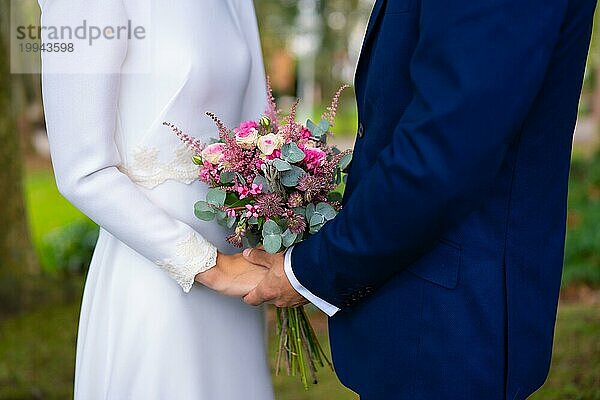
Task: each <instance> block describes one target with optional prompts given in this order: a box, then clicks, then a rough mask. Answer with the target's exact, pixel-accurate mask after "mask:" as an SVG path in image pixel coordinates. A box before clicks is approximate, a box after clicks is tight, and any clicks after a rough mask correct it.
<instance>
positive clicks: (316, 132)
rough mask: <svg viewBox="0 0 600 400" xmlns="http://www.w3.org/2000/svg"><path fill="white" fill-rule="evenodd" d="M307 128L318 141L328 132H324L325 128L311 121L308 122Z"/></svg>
mask: <svg viewBox="0 0 600 400" xmlns="http://www.w3.org/2000/svg"><path fill="white" fill-rule="evenodd" d="M306 127H307V128H308V130H310V131H311V132H312V134H313V136H314V137H315V138H317V139H320V138H321V137H322V136H323V135H325V134H326V133H327V131H325V130H323V128H321V127H320V126H319V125H317V124H315V123H314V122H312V121H311V120H310V119H309V120H308V121H306Z"/></svg>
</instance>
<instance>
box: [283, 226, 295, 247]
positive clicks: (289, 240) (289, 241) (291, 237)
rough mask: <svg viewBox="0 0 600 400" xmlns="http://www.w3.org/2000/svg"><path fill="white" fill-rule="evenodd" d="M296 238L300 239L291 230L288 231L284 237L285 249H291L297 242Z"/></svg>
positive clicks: (284, 233)
mask: <svg viewBox="0 0 600 400" xmlns="http://www.w3.org/2000/svg"><path fill="white" fill-rule="evenodd" d="M296 238H298V234H297V233H293V232H292V231H290V230H289V229H286V230H285V232H283V235H282V242H283V247H290V246H291V245H293V244H294V242H295V241H296Z"/></svg>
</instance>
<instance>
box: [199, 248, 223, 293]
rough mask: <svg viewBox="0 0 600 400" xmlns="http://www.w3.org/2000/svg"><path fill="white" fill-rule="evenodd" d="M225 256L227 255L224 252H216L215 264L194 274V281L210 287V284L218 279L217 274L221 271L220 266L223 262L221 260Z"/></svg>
mask: <svg viewBox="0 0 600 400" xmlns="http://www.w3.org/2000/svg"><path fill="white" fill-rule="evenodd" d="M227 257H228V256H227V255H226V254H223V253H221V252H217V259H216V264H215V266H214V267H212V268H210V269H208V270H206V271H204V272H201V273H199V274H198V275H196V278H195V280H196V282H198V283H201V284H202V285H204V286H208V287H212V285H213V284H214V283H215V281H216V280H217V279H218V276H219V274H220V272H221V268H220V266H221V265H222V264H223V262H224V261H225V259H226V258H227Z"/></svg>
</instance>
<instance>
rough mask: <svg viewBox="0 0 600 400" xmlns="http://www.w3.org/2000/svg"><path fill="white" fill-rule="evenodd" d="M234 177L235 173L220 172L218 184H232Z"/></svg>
mask: <svg viewBox="0 0 600 400" xmlns="http://www.w3.org/2000/svg"><path fill="white" fill-rule="evenodd" d="M234 177H235V172H231V171H225V172H221V175H220V176H219V182H220V183H223V184H225V183H231V182H233V178H234Z"/></svg>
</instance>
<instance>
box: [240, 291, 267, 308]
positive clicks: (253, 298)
mask: <svg viewBox="0 0 600 400" xmlns="http://www.w3.org/2000/svg"><path fill="white" fill-rule="evenodd" d="M243 300H244V303H246V304H249V305H251V306H260V305H261V304H263V303H264V300H263V299H262V298H261V295H260V292H259V289H258V288H254V289H253V290H252V291H251V292H250V293H248V294H247V295H246V296H244V299H243Z"/></svg>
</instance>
